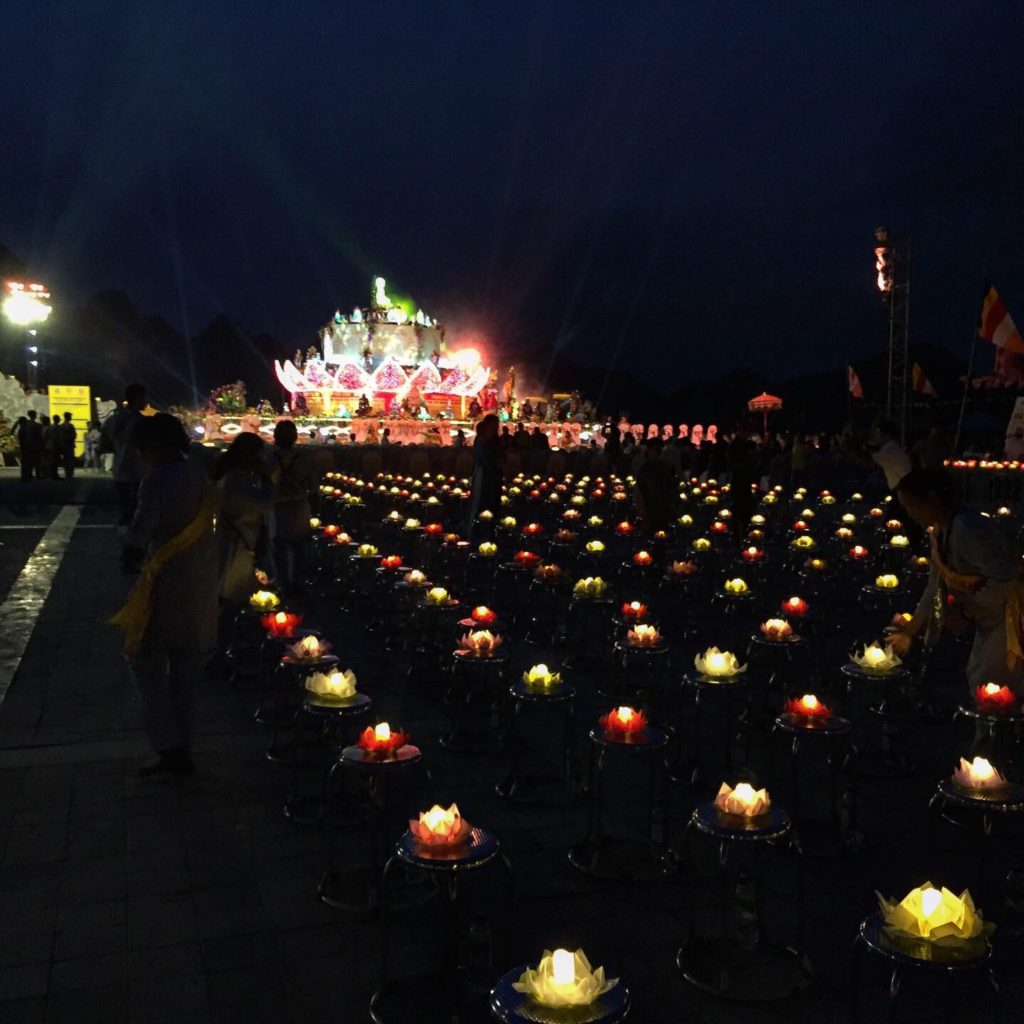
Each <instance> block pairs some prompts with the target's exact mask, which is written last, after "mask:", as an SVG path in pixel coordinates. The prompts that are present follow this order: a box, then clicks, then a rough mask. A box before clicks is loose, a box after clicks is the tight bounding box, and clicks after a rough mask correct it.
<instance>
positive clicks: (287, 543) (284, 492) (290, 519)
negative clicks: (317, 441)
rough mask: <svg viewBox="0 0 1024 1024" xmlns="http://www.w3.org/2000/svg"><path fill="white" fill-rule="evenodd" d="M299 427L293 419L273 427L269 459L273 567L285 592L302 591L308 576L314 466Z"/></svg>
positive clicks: (282, 421)
mask: <svg viewBox="0 0 1024 1024" xmlns="http://www.w3.org/2000/svg"><path fill="white" fill-rule="evenodd" d="M298 439H299V431H298V428H297V427H296V426H295V423H294V422H293V421H292V420H281V421H280V422H279V423H278V424H277V426H275V427H274V447H273V448H272V449H270V452H269V453H268V456H267V460H268V463H269V466H270V482H271V485H272V488H273V497H274V514H273V518H272V522H271V543H272V545H273V553H274V568H275V571H276V574H277V579H278V582H279V583H280V584H281V588H282V590H283V591H284V592H285V593H289V592H291V593H295V592H296V591H300V590H301V589H302V587H303V585H304V583H305V578H306V545H307V543H308V542H309V518H310V516H311V515H312V509H311V507H310V504H309V495H310V492H311V491H312V489H313V484H314V480H313V469H312V465H311V461H310V459H309V458H308V457H307V455H306V453H305V452H304V451H302V449H301V448H299V447H298V445H297V444H296V442H297V441H298Z"/></svg>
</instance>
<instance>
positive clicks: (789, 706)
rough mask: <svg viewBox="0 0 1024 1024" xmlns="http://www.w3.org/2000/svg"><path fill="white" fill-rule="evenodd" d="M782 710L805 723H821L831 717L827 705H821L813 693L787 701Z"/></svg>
mask: <svg viewBox="0 0 1024 1024" xmlns="http://www.w3.org/2000/svg"><path fill="white" fill-rule="evenodd" d="M784 710H785V712H786V713H787V714H789V715H795V716H796V717H797V718H800V719H803V720H804V721H805V722H811V721H815V722H823V721H825V720H826V719H828V718H830V717H831V715H832V711H831V709H830V708H829V707H828V705H826V704H823V703H822V702H821V701H820V700H818V698H817V697H816V696H815V695H814V694H813V693H805V694H804V695H803V696H802V697H795V698H794V699H793V700H787V701H786V706H785V708H784Z"/></svg>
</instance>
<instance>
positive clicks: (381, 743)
mask: <svg viewBox="0 0 1024 1024" xmlns="http://www.w3.org/2000/svg"><path fill="white" fill-rule="evenodd" d="M408 738H409V737H408V736H407V735H406V733H404V732H403V731H402V730H401V729H392V728H391V726H390V725H389V724H388V723H387V722H378V723H377V725H368V726H367V727H366V728H365V729H364V730H363V731H362V732H361V733H360V734H359V739H358V740H357V745H358V747H359V749H360V750H362V751H364V752H365V753H366V754H368V755H371V756H374V757H380V758H389V757H394V755H395V754H396V753H397V752H398V751H399V750H401V749H402V747H404V746H405V745H406V741H407V740H408Z"/></svg>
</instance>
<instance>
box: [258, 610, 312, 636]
mask: <svg viewBox="0 0 1024 1024" xmlns="http://www.w3.org/2000/svg"><path fill="white" fill-rule="evenodd" d="M260 624H261V625H262V626H263V628H264V629H265V630H266V631H267V633H268V634H269V635H270V636H272V637H275V638H281V637H291V636H294V635H295V630H296V628H297V627H298V626H300V625H302V616H301V615H299V613H298V612H272V613H271V614H270V615H263V616H261V617H260Z"/></svg>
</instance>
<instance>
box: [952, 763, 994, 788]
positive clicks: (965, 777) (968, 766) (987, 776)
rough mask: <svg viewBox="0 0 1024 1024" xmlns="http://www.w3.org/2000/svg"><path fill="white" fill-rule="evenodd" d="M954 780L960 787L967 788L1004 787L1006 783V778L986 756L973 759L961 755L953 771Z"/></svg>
mask: <svg viewBox="0 0 1024 1024" xmlns="http://www.w3.org/2000/svg"><path fill="white" fill-rule="evenodd" d="M953 781H954V782H955V783H956V785H957V786H958V787H959V788H960V789H967V790H993V789H1002V788H1003V787H1004V786H1005V785H1006V779H1005V778H1003V776H1002V775H1001V774H1000V773H999V772H998V771H997V770H996V769H995V768H994V767H993V766H992V763H991V762H990V761H989V760H988V758H985V757H975V758H974V759H973V760H971V761H968V760H966V758H963V757H961V758H960V764H959V765H958V766H957V768H956V769H955V770H954V772H953Z"/></svg>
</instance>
